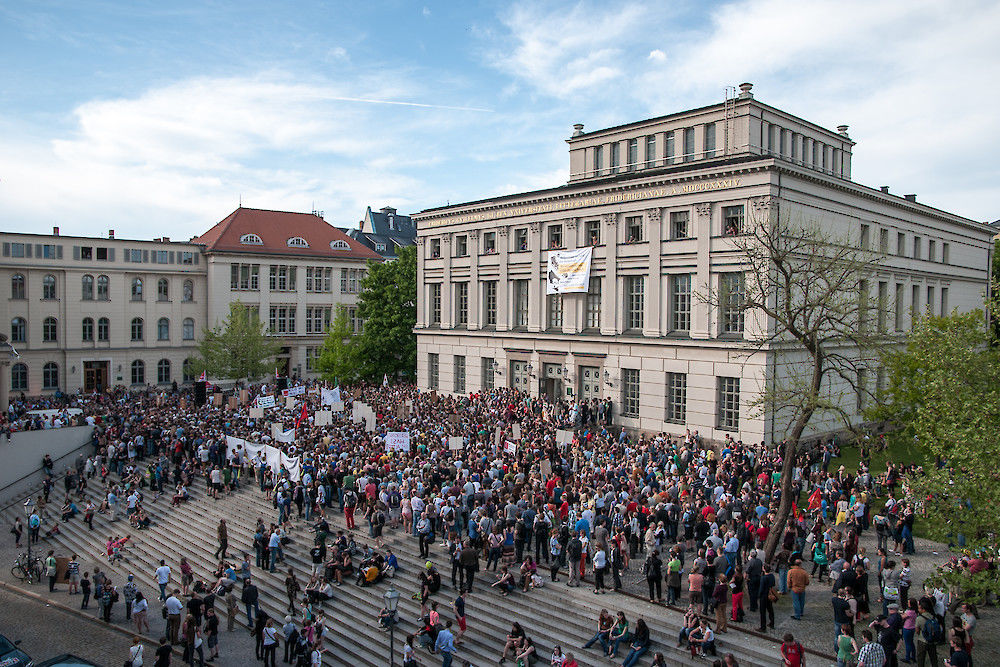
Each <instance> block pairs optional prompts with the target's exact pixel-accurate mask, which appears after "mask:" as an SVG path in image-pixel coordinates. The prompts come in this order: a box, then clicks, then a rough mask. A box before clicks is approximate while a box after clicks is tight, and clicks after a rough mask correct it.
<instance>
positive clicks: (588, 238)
mask: <svg viewBox="0 0 1000 667" xmlns="http://www.w3.org/2000/svg"><path fill="white" fill-rule="evenodd" d="M583 234H584V243H585V244H586V245H589V246H596V245H601V221H600V220H587V221H586V222H585V223H583Z"/></svg>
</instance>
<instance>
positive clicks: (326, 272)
mask: <svg viewBox="0 0 1000 667" xmlns="http://www.w3.org/2000/svg"><path fill="white" fill-rule="evenodd" d="M306 291H307V292H316V293H329V292H332V291H333V269H332V268H330V267H322V266H307V267H306Z"/></svg>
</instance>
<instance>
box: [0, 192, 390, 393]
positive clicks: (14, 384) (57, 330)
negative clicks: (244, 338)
mask: <svg viewBox="0 0 1000 667" xmlns="http://www.w3.org/2000/svg"><path fill="white" fill-rule="evenodd" d="M0 242H2V256H0V280H3V282H4V284H5V285H7V286H8V289H9V293H8V296H7V298H5V299H2V300H0V309H3V311H4V312H3V316H2V317H3V319H2V321H4V322H7V323H9V329H8V336H9V342H10V344H11V346H12V347H13V348H14V350H15V351H16V352H17V354H18V355H19V357H18V358H16V359H13V360H11V363H10V365H9V366H7V368H6V369H4V370H6V371H8V372H9V379H8V378H7V377H0V386H2V388H3V389H4V390H6V389H9V390H11V391H13V392H16V393H22V392H23V393H25V394H28V395H38V394H47V393H52V392H55V391H59V390H61V391H64V392H65V391H69V392H74V391H77V390H79V389H84V390H86V391H90V390H93V389H100V388H103V387H108V386H116V385H125V386H145V385H147V384H149V385H155V384H164V385H169V384H171V383H173V382H174V381H176V382H178V383H182V382H186V381H189V380H191V377H190V375H189V374H188V373H187V371H186V367H185V360H187V359H188V358H190V357H191V356H193V355H194V354H195V352H196V347H197V343H198V340H200V339H201V333H202V331H203V330H204V329H205V328H206V327H209V328H210V327H213V326H215V325H216V324H218V323H219V322H221V321H222V320H223V319H225V317H226V315H227V314H228V312H229V304H230V303H232V302H235V301H240V302H242V303H243V304H245V305H247V306H249V307H251V308H254V309H257V310H258V312H259V315H260V317H261V320H262V321H263V322H264V324H265V325H267V326H269V328H270V330H271V331H272V332H273V335H275V336H278V337H280V340H281V344H282V351H281V354H280V355H279V358H278V364H279V370H280V371H282V372H287V373H289V374H291V375H298V376H302V377H307V376H310V375H312V361H313V359H315V357H316V354H317V350H318V348H319V346H320V345H321V344H322V341H323V336H324V333H325V331H326V329H327V327H328V325H329V323H330V321H331V319H332V316H333V314H334V309H335V308H336V307H337V306H338V305H340V304H343V305H345V306H346V307H347V308H348V309H349V310H348V312H349V314H350V315H351V316H352V317H353V318H354V319H355V322H356V326H360V321H359V320H358V319H357V314H356V310H355V304H356V303H357V295H358V292H359V283H360V280H361V278H362V277H363V276H364V275H365V272H366V269H367V263H368V261H369V260H376V261H381V258H380V257H379V255H378V254H377V253H375V252H373V251H371V250H369V249H368V248H366V247H364V246H363V245H362V244H361V243H360V242H358V241H356V240H354V239H350V238H348V237H347V235H345V234H344V233H343V232H341V231H339V230H338V229H336V228H335V227H333V226H331V225H329V224H328V223H327V222H325V221H324V220H323V219H322V218H321V217H319V216H317V215H313V214H305V213H288V212H281V211H262V210H257V209H247V208H239V209H237V210H236V211H234V212H233V213H232V214H230V215H229V216H227V217H226V218H225V219H224V220H222V221H221V222H219V223H218V224H217V225H215V226H214V227H212V228H211V229H210V230H208V231H207V232H205V233H204V234H203V235H201V236H199V237H197V238H195V239H192V240H191V241H190V242H181V243H178V242H175V241H171V240H170V239H169V238H158V239H153V240H152V241H145V240H123V239H116V238H114V232H110V233H109V235H108V238H93V237H70V236H61V235H60V234H59V230H58V228H55V229H53V233H52V234H46V235H42V234H10V233H3V234H0ZM5 375H6V373H5Z"/></svg>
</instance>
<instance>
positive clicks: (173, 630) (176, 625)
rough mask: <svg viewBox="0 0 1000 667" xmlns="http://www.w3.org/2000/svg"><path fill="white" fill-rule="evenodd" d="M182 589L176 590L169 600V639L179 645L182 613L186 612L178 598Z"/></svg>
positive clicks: (167, 605)
mask: <svg viewBox="0 0 1000 667" xmlns="http://www.w3.org/2000/svg"><path fill="white" fill-rule="evenodd" d="M180 593H181V592H180V589H174V592H173V594H171V596H170V597H168V598H167V602H166V607H167V639H169V640H170V643H171V644H177V643H178V638H179V637H180V633H181V612H182V611H183V610H184V603H183V602H181V601H180V598H179V597H178V596H179V595H180Z"/></svg>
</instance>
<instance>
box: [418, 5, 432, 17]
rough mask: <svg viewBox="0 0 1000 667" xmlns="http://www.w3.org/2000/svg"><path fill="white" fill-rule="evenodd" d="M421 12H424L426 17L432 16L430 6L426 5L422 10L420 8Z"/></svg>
mask: <svg viewBox="0 0 1000 667" xmlns="http://www.w3.org/2000/svg"><path fill="white" fill-rule="evenodd" d="M420 13H421V14H423V15H424V16H425V17H427V16H430V15H431V8H430V7H424V8H423V9H422V10H420Z"/></svg>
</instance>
